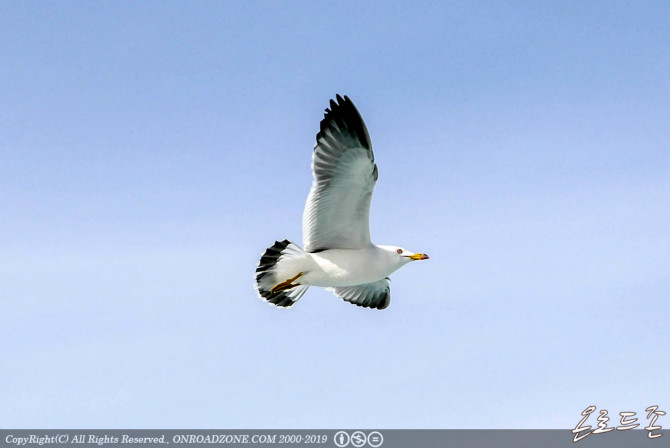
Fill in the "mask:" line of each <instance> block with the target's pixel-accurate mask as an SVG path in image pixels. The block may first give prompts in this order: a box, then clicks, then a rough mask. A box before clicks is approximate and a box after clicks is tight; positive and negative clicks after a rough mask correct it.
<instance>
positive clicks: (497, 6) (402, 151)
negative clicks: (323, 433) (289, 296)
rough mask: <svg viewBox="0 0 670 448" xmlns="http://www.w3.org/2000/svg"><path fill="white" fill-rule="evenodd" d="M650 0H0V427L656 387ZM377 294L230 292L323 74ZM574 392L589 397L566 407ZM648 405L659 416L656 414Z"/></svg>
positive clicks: (504, 418) (294, 423) (537, 397)
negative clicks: (295, 298)
mask: <svg viewBox="0 0 670 448" xmlns="http://www.w3.org/2000/svg"><path fill="white" fill-rule="evenodd" d="M668 23H670V5H668V4H667V3H664V2H647V1H643V2H622V1H619V2H617V1H615V2H595V1H585V2H552V1H546V2H532V1H512V2H494V1H482V2H466V1H449V2H447V1H444V2H443V1H435V2H429V1H424V2H413V3H411V4H410V3H408V2H401V1H390V2H383V3H381V2H379V3H376V2H346V1H345V2H316V1H315V2H269V1H268V2H258V1H249V2H232V1H230V2H223V1H222V2H205V1H196V2H176V1H139V2H130V1H118V2H72V1H51V2H9V1H2V2H0V42H2V45H0V85H1V88H0V105H1V110H2V113H0V316H1V317H2V320H3V325H2V326H0V355H1V356H2V362H1V363H0V383H2V385H3V386H2V389H3V391H2V393H1V394H0V427H3V428H38V427H41V428H380V429H383V428H573V427H575V426H576V425H577V423H578V422H579V419H580V418H581V416H580V413H581V412H582V410H584V408H586V407H587V406H589V405H595V406H597V407H598V409H608V410H609V412H610V415H611V416H612V418H613V419H612V423H613V424H615V425H616V424H617V423H618V422H616V421H615V420H616V418H617V415H618V413H619V412H624V411H634V412H636V413H637V414H638V417H639V418H640V423H642V424H643V425H646V424H647V423H648V420H646V418H645V417H646V413H645V412H644V410H645V408H647V407H648V406H650V405H659V406H660V409H662V410H665V411H666V412H668V413H669V414H670V392H669V389H668V387H667V385H668V384H669V383H670V373H668V372H670V363H669V360H668V357H667V354H666V352H667V341H668V339H669V337H670V331H669V330H668V325H667V322H668V311H670V306H669V305H668V298H669V297H668V292H669V291H670V275H669V268H668V259H669V258H670V207H668V204H669V203H670V176H669V174H670V126H669V125H668V123H670V102H669V98H670V77H669V76H668V73H670V50H669V49H670V27H668ZM337 93H339V94H346V95H348V96H349V97H350V98H351V99H352V100H353V101H354V102H355V104H356V106H357V107H358V109H359V110H360V112H361V114H362V115H363V117H364V119H365V121H366V123H367V127H368V129H369V131H370V135H371V138H372V143H373V147H374V151H375V158H376V162H377V164H378V167H379V181H378V183H377V186H376V190H375V194H374V197H373V201H372V211H371V232H372V237H373V241H375V242H376V243H379V244H396V245H400V246H404V247H407V248H408V249H410V250H412V251H416V252H426V253H428V254H430V257H431V259H430V260H428V261H426V262H420V263H419V262H417V263H412V264H410V265H409V266H406V267H404V268H403V269H401V270H400V271H398V272H396V273H395V274H394V275H393V276H392V282H391V294H392V299H391V305H390V307H389V308H388V309H386V310H384V311H376V310H366V309H361V308H358V307H355V306H352V305H350V304H347V303H344V302H341V301H339V300H338V299H337V298H335V296H333V295H332V294H331V293H329V292H327V291H324V290H321V289H319V288H310V290H309V291H308V292H307V294H306V295H305V296H304V297H303V298H302V299H301V300H300V302H298V303H297V304H296V305H295V306H294V307H293V308H292V309H289V310H280V309H276V308H274V307H271V306H268V305H267V304H265V303H263V302H262V301H261V300H259V299H258V298H257V297H256V294H255V291H254V289H253V281H252V279H253V272H254V269H255V267H256V263H257V261H258V258H259V256H260V254H261V253H262V252H263V250H264V249H265V248H266V247H267V246H269V245H270V244H272V242H273V241H274V240H281V239H284V238H288V239H290V240H292V241H294V242H296V243H298V244H301V243H302V237H301V216H302V208H303V205H304V201H305V199H306V196H307V192H308V190H309V186H310V183H311V172H310V166H309V165H310V157H311V150H312V146H313V144H314V136H315V134H316V132H317V131H318V125H319V121H320V120H321V118H322V116H323V115H322V114H323V109H324V108H325V107H327V106H328V100H329V99H330V98H333V97H334V96H335V94H337ZM594 421H595V418H592V420H590V421H589V423H591V424H594ZM659 423H660V424H661V425H662V426H664V427H668V428H670V417H668V416H666V417H664V418H661V419H660V420H659Z"/></svg>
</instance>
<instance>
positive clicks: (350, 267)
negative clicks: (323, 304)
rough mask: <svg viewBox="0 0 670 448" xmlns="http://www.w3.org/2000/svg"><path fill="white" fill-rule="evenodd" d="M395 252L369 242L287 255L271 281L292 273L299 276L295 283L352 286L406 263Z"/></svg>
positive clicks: (291, 275) (368, 281) (376, 277)
mask: <svg viewBox="0 0 670 448" xmlns="http://www.w3.org/2000/svg"><path fill="white" fill-rule="evenodd" d="M409 261H410V260H409V259H408V258H401V257H399V256H398V254H397V253H396V252H395V251H389V250H386V249H383V248H382V247H380V246H375V245H370V246H369V247H367V248H365V249H328V250H324V251H321V252H317V253H307V252H304V253H303V256H301V257H296V258H288V259H285V260H282V262H281V263H278V265H277V270H276V271H275V272H274V276H275V277H274V279H273V280H274V281H277V282H279V281H281V280H286V279H287V278H291V277H293V276H294V275H296V273H298V272H302V273H303V275H301V276H300V278H299V279H297V280H296V283H300V284H301V285H309V286H323V287H336V286H354V285H362V284H364V283H372V282H376V281H378V280H382V279H384V278H386V277H388V276H389V275H391V273H393V272H395V271H396V270H397V269H398V268H400V267H401V266H403V265H404V264H406V263H408V262H409Z"/></svg>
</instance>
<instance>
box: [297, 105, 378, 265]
mask: <svg viewBox="0 0 670 448" xmlns="http://www.w3.org/2000/svg"><path fill="white" fill-rule="evenodd" d="M312 173H313V175H314V180H313V182H312V188H311V190H310V192H309V196H308V197H307V203H306V204H305V211H304V214H303V240H304V245H305V250H306V251H307V252H317V251H319V250H324V249H334V248H338V249H359V248H363V247H366V246H369V245H370V244H371V242H370V227H369V217H370V201H371V199H372V191H373V189H374V186H375V183H376V181H377V166H376V165H375V163H374V155H373V153H372V144H371V143H370V136H369V134H368V131H367V128H366V127H365V123H364V122H363V119H362V118H361V115H360V114H359V112H358V110H357V109H356V107H355V106H354V104H353V103H352V102H351V100H350V99H349V98H347V97H346V96H345V97H344V98H342V97H341V96H339V95H337V102H335V101H333V100H331V101H330V109H326V114H325V116H324V118H323V120H322V121H321V129H320V131H319V133H318V134H317V135H316V145H315V146H314V153H313V155H312Z"/></svg>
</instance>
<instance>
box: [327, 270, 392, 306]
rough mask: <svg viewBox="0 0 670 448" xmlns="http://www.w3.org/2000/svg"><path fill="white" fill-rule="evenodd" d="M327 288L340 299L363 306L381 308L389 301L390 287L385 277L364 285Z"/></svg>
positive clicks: (387, 304)
mask: <svg viewBox="0 0 670 448" xmlns="http://www.w3.org/2000/svg"><path fill="white" fill-rule="evenodd" d="M327 289H329V290H331V291H333V292H334V293H335V295H336V296H337V297H339V298H340V299H342V300H346V301H347V302H350V303H353V304H354V305H358V306H362V307H365V308H377V309H380V310H383V309H384V308H386V307H387V306H389V303H391V288H390V287H389V282H388V281H387V280H386V279H385V278H383V279H381V280H378V281H376V282H372V283H366V284H364V285H356V286H346V287H338V288H327Z"/></svg>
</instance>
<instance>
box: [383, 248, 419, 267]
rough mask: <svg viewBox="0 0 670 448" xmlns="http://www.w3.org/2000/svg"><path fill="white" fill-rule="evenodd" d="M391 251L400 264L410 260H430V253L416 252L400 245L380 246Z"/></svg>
mask: <svg viewBox="0 0 670 448" xmlns="http://www.w3.org/2000/svg"><path fill="white" fill-rule="evenodd" d="M379 247H381V248H382V249H384V250H385V251H387V252H389V254H390V255H391V256H392V257H396V259H397V260H398V262H399V263H400V264H406V263H409V262H410V261H417V260H428V258H430V257H428V254H416V253H414V252H412V251H409V250H407V249H404V248H402V247H398V246H379Z"/></svg>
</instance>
